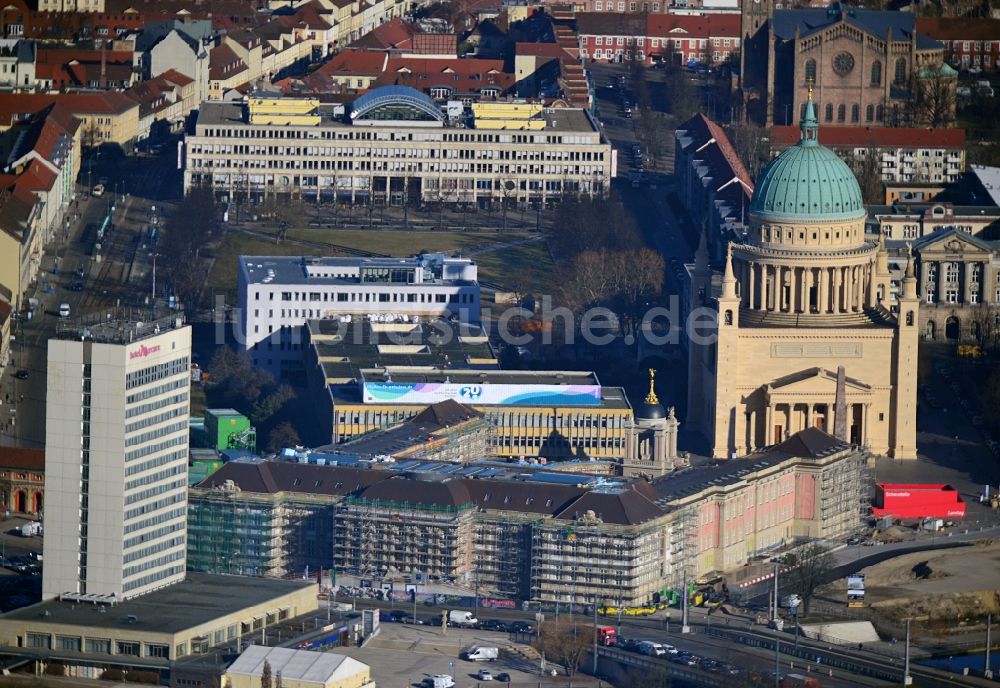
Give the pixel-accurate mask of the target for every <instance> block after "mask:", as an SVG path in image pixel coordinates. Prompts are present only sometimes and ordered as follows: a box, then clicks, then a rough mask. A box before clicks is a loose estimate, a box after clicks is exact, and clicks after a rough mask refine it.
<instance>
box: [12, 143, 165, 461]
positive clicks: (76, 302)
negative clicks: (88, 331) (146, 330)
mask: <svg viewBox="0 0 1000 688" xmlns="http://www.w3.org/2000/svg"><path fill="white" fill-rule="evenodd" d="M88 167H90V168H91V170H90V172H89V173H88V171H87V170H88ZM174 167H175V160H174V159H173V158H172V157H171V155H170V153H169V152H167V153H164V154H162V155H160V156H158V157H149V156H145V157H130V158H120V157H110V156H108V155H105V156H103V157H102V158H100V159H97V158H96V157H95V159H94V162H93V164H91V163H90V161H85V162H84V163H83V174H82V175H81V177H82V178H83V179H86V178H87V177H88V176H90V177H92V178H93V179H94V181H95V183H96V181H97V180H98V179H101V178H105V177H106V178H107V180H108V181H107V184H106V188H107V192H106V193H105V194H104V195H103V196H102V197H100V198H95V197H93V196H91V195H90V191H89V189H88V188H86V187H85V186H83V185H77V201H75V202H74V204H73V205H72V206H71V207H70V208H69V210H68V211H67V215H66V217H67V221H66V230H65V231H64V232H62V233H59V232H56V235H55V236H53V237H52V241H51V242H50V244H49V246H48V249H47V251H46V253H45V254H44V255H43V257H42V260H41V265H40V267H39V271H38V279H37V283H36V285H35V287H34V289H33V290H32V291H31V292H29V293H28V294H27V296H26V298H32V299H37V301H38V303H39V305H38V306H37V307H36V308H35V309H34V313H33V315H32V317H31V318H30V319H28V318H25V317H20V318H19V319H18V320H17V322H16V323H15V330H14V333H15V336H14V341H13V343H12V345H11V354H12V360H11V363H10V365H8V366H7V368H6V369H5V371H4V374H3V377H2V379H0V400H2V402H3V404H2V406H0V426H2V429H3V431H2V433H0V446H21V447H44V444H45V389H46V382H45V379H46V378H45V367H46V354H47V341H48V339H49V337H51V336H52V335H53V334H55V332H56V329H57V327H58V326H59V325H60V324H62V325H66V324H70V323H73V322H76V321H78V320H86V319H87V318H93V317H101V314H102V313H105V314H106V311H107V309H109V308H116V307H121V308H129V307H136V306H140V305H143V304H144V303H145V299H146V296H147V295H148V294H149V290H148V287H149V285H150V282H151V279H152V275H151V270H150V252H149V250H148V249H143V248H142V238H143V237H145V236H148V227H149V218H150V214H151V210H150V209H151V207H152V206H153V205H156V206H157V208H158V212H159V211H160V210H161V209H162V206H163V199H165V198H174V199H176V198H177V196H178V195H179V193H180V184H179V172H178V171H177V170H176V169H173V168H174ZM112 206H114V207H115V210H114V212H113V213H112V218H113V228H112V227H111V226H109V227H108V229H107V230H106V234H105V237H104V238H103V240H102V249H101V251H100V252H99V253H98V252H96V251H95V243H96V242H97V234H98V230H99V229H100V227H101V226H102V224H103V223H104V220H105V218H106V217H107V216H108V213H109V210H110V208H111V207H112ZM168 209H169V208H168ZM98 256H100V259H98ZM130 277H131V279H129V278H130ZM61 304H68V305H69V307H70V316H69V317H68V318H61V317H60V316H59V308H60V305H61ZM19 315H22V316H23V313H22V314H19ZM19 370H26V371H27V378H25V379H18V378H17V377H16V373H17V371H19ZM23 375H24V374H23V373H22V376H23Z"/></svg>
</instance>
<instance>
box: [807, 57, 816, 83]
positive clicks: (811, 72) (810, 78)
mask: <svg viewBox="0 0 1000 688" xmlns="http://www.w3.org/2000/svg"><path fill="white" fill-rule="evenodd" d="M806 83H807V84H814V83H816V60H807V61H806Z"/></svg>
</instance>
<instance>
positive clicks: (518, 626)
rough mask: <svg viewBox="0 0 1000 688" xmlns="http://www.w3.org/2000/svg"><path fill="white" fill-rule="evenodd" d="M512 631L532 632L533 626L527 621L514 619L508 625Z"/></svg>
mask: <svg viewBox="0 0 1000 688" xmlns="http://www.w3.org/2000/svg"><path fill="white" fill-rule="evenodd" d="M510 630H511V632H512V633H534V632H535V627H534V626H532V625H531V624H530V623H528V622H527V621H515V622H514V623H512V624H511V625H510Z"/></svg>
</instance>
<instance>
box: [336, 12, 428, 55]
mask: <svg viewBox="0 0 1000 688" xmlns="http://www.w3.org/2000/svg"><path fill="white" fill-rule="evenodd" d="M413 33H414V29H413V27H412V26H410V25H409V24H407V23H406V22H405V21H403V20H402V19H400V18H399V17H396V18H395V19H390V20H389V21H387V22H385V23H384V24H381V25H379V26H376V27H375V28H374V29H372V30H371V31H369V32H368V33H366V34H365V35H364V36H362V37H361V38H359V39H358V40H356V41H354V42H353V43H351V47H355V48H369V49H372V50H406V49H407V48H409V47H410V46H411V45H412V44H413Z"/></svg>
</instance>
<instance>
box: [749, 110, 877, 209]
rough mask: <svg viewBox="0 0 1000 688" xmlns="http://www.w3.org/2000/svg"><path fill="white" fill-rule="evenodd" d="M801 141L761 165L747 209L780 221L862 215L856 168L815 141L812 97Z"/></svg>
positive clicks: (803, 124) (815, 125) (816, 131)
mask: <svg viewBox="0 0 1000 688" xmlns="http://www.w3.org/2000/svg"><path fill="white" fill-rule="evenodd" d="M801 129H802V137H801V138H800V139H799V142H798V143H797V144H795V145H794V146H791V147H790V148H787V149H785V150H784V151H782V152H781V155H779V156H778V157H776V158H775V159H774V160H772V161H771V163H770V164H769V165H768V166H767V167H766V168H765V169H764V172H763V173H762V174H761V176H760V179H759V180H758V182H757V186H756V188H754V192H753V200H751V201H750V211H751V212H754V213H758V214H760V215H762V216H765V217H767V218H771V219H774V220H779V221H784V222H788V221H796V220H805V221H815V220H831V221H836V220H854V219H857V218H859V217H863V216H864V214H865V208H864V203H863V201H862V199H861V187H859V186H858V180H857V179H856V178H855V177H854V172H852V171H851V168H850V167H848V166H847V163H845V162H844V161H843V160H841V159H840V158H838V157H837V154H836V153H834V152H833V151H831V150H830V149H829V148H825V147H823V146H821V145H820V144H819V141H818V139H817V134H818V131H819V125H818V124H817V122H816V112H815V109H814V107H813V102H812V100H811V99H810V100H809V102H808V103H807V104H806V115H805V117H804V118H803V119H802V126H801Z"/></svg>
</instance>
